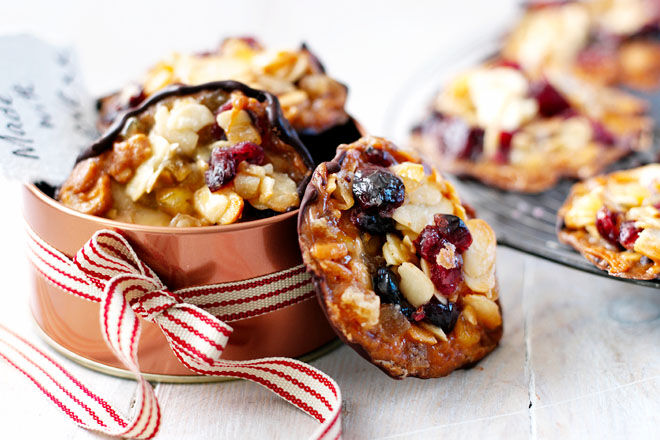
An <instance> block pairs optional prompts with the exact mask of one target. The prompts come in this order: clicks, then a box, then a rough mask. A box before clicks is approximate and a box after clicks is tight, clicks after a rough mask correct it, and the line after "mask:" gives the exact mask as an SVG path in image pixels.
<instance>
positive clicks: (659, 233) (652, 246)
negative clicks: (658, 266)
mask: <svg viewBox="0 0 660 440" xmlns="http://www.w3.org/2000/svg"><path fill="white" fill-rule="evenodd" d="M633 249H634V250H635V252H639V253H640V254H642V255H646V256H647V257H649V258H650V259H652V260H653V261H660V229H644V230H642V232H640V233H639V236H638V237H637V240H636V241H635V245H634V247H633Z"/></svg>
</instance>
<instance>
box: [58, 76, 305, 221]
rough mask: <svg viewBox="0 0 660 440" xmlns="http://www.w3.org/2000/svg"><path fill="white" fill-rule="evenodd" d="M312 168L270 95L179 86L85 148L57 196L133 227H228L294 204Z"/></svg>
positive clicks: (229, 85) (230, 86) (237, 87)
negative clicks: (230, 224)
mask: <svg viewBox="0 0 660 440" xmlns="http://www.w3.org/2000/svg"><path fill="white" fill-rule="evenodd" d="M312 169H313V164H312V160H311V157H310V156H309V153H308V152H307V150H306V149H305V147H304V146H303V145H302V143H301V142H300V140H299V139H298V136H297V135H296V132H295V131H294V130H293V129H292V128H291V126H290V125H289V123H288V122H287V121H286V119H284V117H283V116H282V113H281V111H280V107H279V104H278V102H277V98H275V97H274V96H273V95H270V94H268V93H265V92H261V91H258V90H254V89H251V88H249V87H247V86H245V85H244V84H241V83H238V82H235V81H219V82H215V83H207V84H204V85H200V86H172V87H170V88H166V89H163V90H162V91H160V92H159V93H158V94H156V95H153V96H151V97H150V98H149V99H148V100H147V101H145V102H144V103H142V105H141V106H140V107H139V108H137V109H135V110H133V111H131V112H129V113H126V114H125V115H124V116H123V117H122V119H121V120H118V121H116V122H115V124H114V125H113V127H111V128H110V129H109V130H108V131H107V132H106V134H105V135H104V136H103V137H102V138H101V139H100V140H98V141H97V142H95V143H94V144H93V145H92V146H90V148H88V149H87V150H86V151H84V152H83V153H82V154H81V155H80V156H79V157H78V161H77V163H76V166H75V168H74V169H73V171H72V172H71V174H70V176H69V177H68V179H67V180H66V181H65V182H64V184H63V185H62V186H61V187H60V188H59V190H58V191H57V195H56V198H57V199H58V200H59V201H60V202H61V203H63V204H64V205H66V206H68V207H70V208H73V209H75V210H77V211H80V212H83V213H85V214H91V215H97V216H103V217H107V218H110V219H114V220H118V221H123V222H128V223H137V224H144V225H152V226H177V227H186V226H205V225H216V224H221V225H222V224H228V223H234V222H237V221H239V220H250V219H253V218H260V217H264V216H269V215H274V214H277V213H281V212H285V211H289V210H292V209H296V208H297V207H298V206H299V204H300V196H301V195H302V191H303V190H304V185H305V184H306V183H307V181H308V179H309V176H310V175H311V173H312Z"/></svg>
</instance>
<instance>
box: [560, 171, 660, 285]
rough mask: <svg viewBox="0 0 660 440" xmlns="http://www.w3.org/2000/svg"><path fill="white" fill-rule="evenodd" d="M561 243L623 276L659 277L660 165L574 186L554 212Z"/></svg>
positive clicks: (595, 178)
mask: <svg viewBox="0 0 660 440" xmlns="http://www.w3.org/2000/svg"><path fill="white" fill-rule="evenodd" d="M558 217H559V222H560V228H559V240H560V241H561V242H563V243H566V244H569V245H571V246H573V247H574V248H575V249H576V250H578V251H579V252H580V253H581V254H582V255H584V257H585V258H587V259H588V260H589V261H591V262H592V263H593V264H595V265H596V266H598V267H599V268H600V269H603V270H606V271H608V272H609V273H610V275H614V276H617V277H621V278H634V279H640V280H649V279H656V278H660V165H658V164H652V165H646V166H643V167H640V168H634V169H631V170H625V171H617V172H614V173H611V174H606V175H602V176H597V177H594V178H591V179H589V180H586V181H584V182H580V183H577V184H575V185H574V186H573V188H572V190H571V192H570V194H569V196H568V198H567V200H566V202H565V203H564V205H563V206H562V207H561V209H560V210H559V213H558Z"/></svg>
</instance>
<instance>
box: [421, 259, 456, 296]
mask: <svg viewBox="0 0 660 440" xmlns="http://www.w3.org/2000/svg"><path fill="white" fill-rule="evenodd" d="M461 266H463V258H462V257H461V256H460V255H458V256H457V261H456V267H452V268H451V269H446V268H444V267H442V266H440V265H438V264H436V263H435V262H432V264H429V268H430V271H431V281H433V285H434V286H435V288H436V289H438V292H440V293H442V294H443V295H451V294H452V293H454V291H455V290H456V288H457V287H458V285H459V284H460V283H461V280H462V279H463V274H462V273H461Z"/></svg>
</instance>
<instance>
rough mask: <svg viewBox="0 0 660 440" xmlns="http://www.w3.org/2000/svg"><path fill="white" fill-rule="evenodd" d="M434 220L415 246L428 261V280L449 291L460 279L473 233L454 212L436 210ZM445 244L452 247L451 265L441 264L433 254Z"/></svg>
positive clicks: (444, 290)
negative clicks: (463, 255) (452, 259)
mask: <svg viewBox="0 0 660 440" xmlns="http://www.w3.org/2000/svg"><path fill="white" fill-rule="evenodd" d="M433 219H434V224H433V225H428V226H426V227H425V228H424V229H422V232H421V233H420V234H419V236H418V237H417V239H416V240H415V241H414V244H415V249H417V252H418V253H419V255H421V257H422V258H424V259H425V260H426V261H427V262H428V263H429V269H430V272H431V281H433V284H434V285H435V288H436V289H438V291H439V292H440V293H443V294H445V295H450V294H451V293H453V292H454V290H456V287H458V285H459V284H460V282H461V280H462V275H461V266H462V265H463V257H462V256H461V255H460V254H461V253H462V252H465V250H467V248H468V247H470V245H471V244H472V235H471V234H470V230H469V229H468V228H467V226H466V225H465V222H463V220H461V219H460V218H459V217H456V216H455V215H449V214H436V215H435V216H434V217H433ZM448 246H452V247H453V250H454V267H451V268H446V267H443V266H440V265H439V264H438V263H437V261H436V257H437V256H438V254H439V253H440V251H441V250H442V249H443V248H445V247H448Z"/></svg>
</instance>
